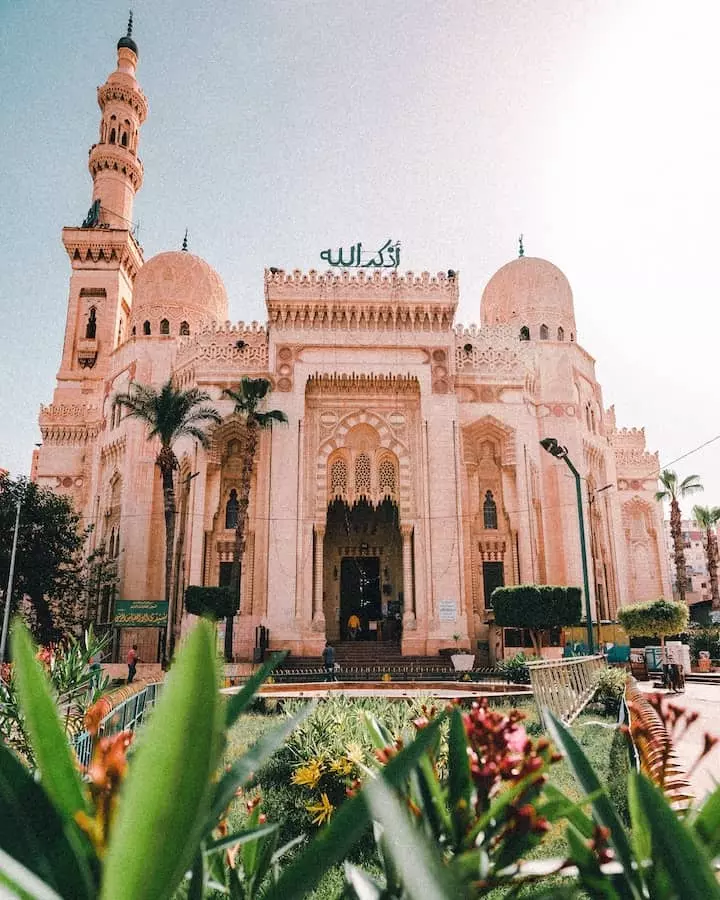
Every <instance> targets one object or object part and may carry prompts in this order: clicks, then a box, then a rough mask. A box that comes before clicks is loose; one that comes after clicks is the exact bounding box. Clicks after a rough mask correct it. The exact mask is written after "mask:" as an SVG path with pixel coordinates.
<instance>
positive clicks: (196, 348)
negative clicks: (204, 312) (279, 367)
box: [175, 322, 268, 385]
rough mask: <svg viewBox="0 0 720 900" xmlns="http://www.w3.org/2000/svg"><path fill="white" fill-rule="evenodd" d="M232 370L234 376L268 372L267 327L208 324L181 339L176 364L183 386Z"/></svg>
mask: <svg viewBox="0 0 720 900" xmlns="http://www.w3.org/2000/svg"><path fill="white" fill-rule="evenodd" d="M228 367H230V368H231V370H232V372H233V375H234V373H235V372H241V373H249V372H266V371H267V369H268V334H267V330H266V329H265V327H264V326H263V325H261V324H260V323H258V322H250V323H245V322H238V323H237V324H233V323H232V322H208V323H205V324H203V325H201V326H200V328H199V329H198V330H197V331H196V332H195V333H194V334H192V335H190V336H188V337H181V338H179V340H178V351H177V356H176V360H175V372H176V376H177V379H178V383H179V384H182V385H184V384H185V383H186V382H188V379H189V380H192V379H194V378H196V377H198V376H199V375H203V374H205V375H208V374H209V373H210V372H215V371H217V370H218V369H219V368H228Z"/></svg>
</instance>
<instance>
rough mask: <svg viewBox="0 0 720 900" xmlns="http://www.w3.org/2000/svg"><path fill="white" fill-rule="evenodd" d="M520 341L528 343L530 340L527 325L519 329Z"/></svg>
mask: <svg viewBox="0 0 720 900" xmlns="http://www.w3.org/2000/svg"><path fill="white" fill-rule="evenodd" d="M520 340H521V341H529V340H530V329H529V328H528V327H527V325H523V327H522V328H521V329H520Z"/></svg>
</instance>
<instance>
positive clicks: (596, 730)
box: [226, 701, 627, 900]
mask: <svg viewBox="0 0 720 900" xmlns="http://www.w3.org/2000/svg"><path fill="white" fill-rule="evenodd" d="M497 706H499V707H502V706H505V707H506V708H511V707H510V705H508V704H503V703H498V704H497ZM517 707H518V708H519V709H521V710H522V711H523V712H524V713H525V714H526V720H525V723H524V724H525V726H526V728H527V730H528V733H529V734H530V735H531V736H532V737H533V738H537V737H539V736H540V735H541V734H542V727H541V725H540V721H539V716H538V712H537V709H536V707H535V704H534V702H532V701H526V702H525V703H522V704H517ZM276 722H277V716H275V715H267V714H265V715H263V714H259V713H250V714H247V715H245V716H243V717H242V718H241V719H240V720H239V721H238V723H237V724H236V726H235V727H234V728H233V730H232V731H231V732H230V735H229V745H228V750H227V752H226V762H228V763H230V762H232V761H233V760H234V759H236V758H237V757H238V756H239V755H241V754H242V753H244V752H245V750H247V749H248V748H249V747H250V746H252V744H254V743H255V741H256V740H257V739H258V738H259V737H261V736H262V735H263V734H264V733H265V732H266V731H267V730H268V729H269V728H271V727H272V726H273V725H274V724H275V723H276ZM613 724H614V723H613V720H611V719H608V718H606V717H604V716H603V714H602V712H601V711H599V710H596V709H593V708H590V709H589V710H587V711H585V712H584V713H582V714H581V715H580V716H579V717H578V719H577V720H576V721H575V723H574V724H573V726H572V731H573V733H574V735H575V737H576V738H577V740H578V742H579V743H580V745H581V746H582V748H583V750H584V751H585V753H586V755H587V756H588V758H589V760H590V762H591V763H592V765H593V767H594V769H595V771H596V773H597V775H598V777H599V779H600V781H601V783H602V784H604V785H607V786H608V789H609V791H610V794H611V796H612V798H613V800H614V802H615V804H616V806H618V808H619V810H620V812H621V814H624V811H625V810H626V799H625V783H626V776H627V750H626V744H625V738H624V736H623V735H621V734H620V733H619V732H618V731H617V729H616V728H614V727H612V726H613ZM550 781H551V783H552V784H554V785H555V786H556V787H557V788H558V789H559V790H560V791H562V793H563V794H565V796H567V797H568V798H570V799H572V800H579V799H580V797H581V791H580V790H579V788H578V786H577V783H576V782H575V778H574V776H573V775H572V773H571V771H570V768H569V766H568V765H567V763H566V762H565V761H564V760H563V761H562V762H560V763H558V764H556V765H555V766H553V767H552V769H551V770H550ZM260 792H261V793H262V785H260ZM244 817H245V809H244V806H243V804H241V803H238V804H236V808H235V810H234V811H233V813H232V815H231V827H239V826H240V825H241V822H242V820H243V819H244ZM564 831H565V825H564V824H560V825H556V826H554V827H553V829H552V831H551V832H549V834H548V835H547V837H546V840H545V841H544V842H543V844H542V846H541V847H539V848H537V850H536V851H535V852H534V853H533V856H534V857H541V856H542V857H549V856H550V857H565V856H566V853H567V844H566V840H565V837H564ZM360 864H361V865H362V867H363V868H365V869H366V870H368V871H373V870H374V871H376V872H378V870H377V868H376V867H375V866H374V864H373V860H372V859H371V858H370V859H367V860H362V861H361V862H360ZM548 886H549V882H548V881H545V882H544V883H543V888H544V889H547V887H548ZM343 887H344V877H343V872H342V868H341V867H339V866H338V867H335V868H334V869H332V870H331V871H330V872H328V873H327V875H326V876H325V878H324V879H323V881H322V883H321V884H320V886H319V888H318V889H317V890H316V891H315V892H313V893H312V894H310V895H309V896H308V900H340V898H341V897H342V896H343ZM503 893H504V892H503ZM503 893H497V895H493V896H494V897H495V896H497V897H498V898H500V897H502V896H503ZM521 896H522V897H531V896H532V891H531V890H526V891H525V892H523V894H521Z"/></svg>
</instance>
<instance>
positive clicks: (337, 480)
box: [330, 459, 348, 500]
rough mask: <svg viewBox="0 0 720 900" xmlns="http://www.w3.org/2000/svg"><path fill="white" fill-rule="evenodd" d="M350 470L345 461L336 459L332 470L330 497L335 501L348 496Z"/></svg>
mask: <svg viewBox="0 0 720 900" xmlns="http://www.w3.org/2000/svg"><path fill="white" fill-rule="evenodd" d="M347 488H348V470H347V463H346V462H345V460H344V459H336V460H335V462H334V463H333V464H332V468H331V469H330V496H331V497H332V499H333V500H339V499H342V498H343V497H345V496H346V495H347Z"/></svg>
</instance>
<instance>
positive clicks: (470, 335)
mask: <svg viewBox="0 0 720 900" xmlns="http://www.w3.org/2000/svg"><path fill="white" fill-rule="evenodd" d="M534 361H535V351H534V349H533V347H532V345H531V344H530V343H529V342H528V341H521V340H520V338H519V337H518V335H517V332H516V331H515V329H513V328H511V327H510V326H509V325H492V326H485V327H482V328H479V327H477V326H476V325H471V326H470V327H468V328H466V327H464V326H463V325H458V326H456V328H455V368H456V371H457V373H458V374H464V373H467V374H473V375H480V376H481V377H482V378H490V379H498V378H502V379H505V380H507V379H509V378H510V379H512V380H517V381H524V380H525V378H526V376H527V375H528V374H529V373H531V372H532V371H533V368H534Z"/></svg>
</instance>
